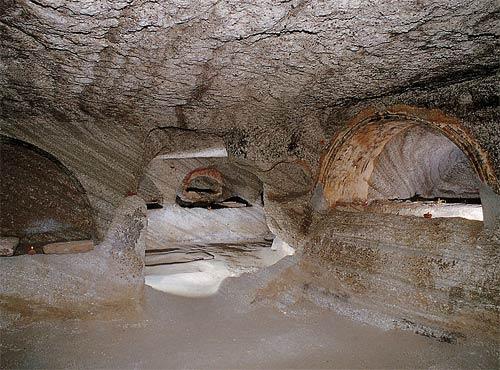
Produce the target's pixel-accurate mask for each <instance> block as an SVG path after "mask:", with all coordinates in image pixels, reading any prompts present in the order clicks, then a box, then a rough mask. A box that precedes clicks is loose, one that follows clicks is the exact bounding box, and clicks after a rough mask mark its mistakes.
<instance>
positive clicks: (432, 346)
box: [1, 278, 499, 369]
mask: <svg viewBox="0 0 500 370" xmlns="http://www.w3.org/2000/svg"><path fill="white" fill-rule="evenodd" d="M239 279H240V278H234V279H228V280H227V281H226V282H225V283H224V287H223V288H222V289H221V291H219V293H217V294H215V295H213V296H211V297H207V298H196V299H195V298H186V297H179V296H174V295H169V294H165V293H162V292H159V291H155V290H153V289H151V288H149V287H147V288H146V292H145V298H144V302H142V303H141V304H140V305H139V306H138V307H128V309H123V308H121V309H116V310H113V311H112V312H109V311H108V312H100V311H96V312H92V313H89V314H88V315H84V316H82V317H80V318H74V317H73V318H70V317H71V315H69V314H68V315H67V317H66V315H64V314H63V313H59V314H57V315H54V314H47V315H45V314H37V313H36V310H35V311H30V312H28V311H23V312H20V313H18V314H16V315H14V316H15V318H16V320H15V322H14V323H12V324H11V325H8V326H7V327H4V328H2V332H1V351H2V353H1V367H2V368H20V367H21V368H51V369H53V368H86V369H97V368H113V369H125V368H127V369H128V368H131V369H145V368H154V369H180V368H200V369H201V368H203V369H204V368H217V369H226V368H232V369H234V368H273V369H278V368H350V369H353V368H371V369H373V368H433V369H436V368H439V369H441V368H447V369H448V368H488V369H493V368H498V366H499V362H498V357H496V356H498V354H496V355H495V353H494V348H488V347H487V346H484V345H477V344H476V345H474V344H470V343H456V344H449V343H442V342H438V341H436V340H435V339H430V338H426V337H423V336H419V335H416V334H413V333H410V332H404V331H398V330H390V331H384V330H382V329H379V328H375V327H372V326H369V325H364V324H361V323H358V322H355V321H350V320H349V319H347V318H344V317H340V316H338V315H336V314H335V313H333V312H331V311H325V310H321V309H318V308H317V307H310V306H304V307H302V308H300V309H299V310H298V311H294V312H288V313H286V314H284V313H281V312H278V311H276V310H274V309H272V308H269V307H267V308H266V307H260V308H254V309H250V308H249V307H248V306H247V305H243V304H242V303H241V302H242V300H241V299H240V298H241V297H240V298H238V297H235V296H234V294H229V293H228V292H234V291H235V290H234V288H236V290H241V291H242V292H243V294H245V293H244V291H245V287H243V286H241V287H240V286H238V284H240V283H239V282H238V280H239ZM226 286H230V287H231V286H232V287H231V288H232V289H229V290H226V289H224V288H225V287H226ZM240 288H241V289H240ZM14 311H15V309H14ZM14 311H12V308H11V310H10V314H14ZM4 313H5V312H4ZM4 322H5V320H4Z"/></svg>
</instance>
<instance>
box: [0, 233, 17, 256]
mask: <svg viewBox="0 0 500 370" xmlns="http://www.w3.org/2000/svg"><path fill="white" fill-rule="evenodd" d="M18 244H19V238H16V237H13V236H6V237H0V256H2V257H6V256H7V257H8V256H12V255H13V254H14V251H15V249H16V247H17V245H18Z"/></svg>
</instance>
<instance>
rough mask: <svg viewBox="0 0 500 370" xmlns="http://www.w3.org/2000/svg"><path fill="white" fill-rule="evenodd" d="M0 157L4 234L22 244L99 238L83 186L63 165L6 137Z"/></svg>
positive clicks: (0, 221) (0, 144)
mask: <svg viewBox="0 0 500 370" xmlns="http://www.w3.org/2000/svg"><path fill="white" fill-rule="evenodd" d="M0 158H1V163H0V178H1V179H2V180H1V181H0V210H1V217H0V234H1V235H3V236H16V237H18V238H20V244H21V245H25V244H39V243H48V242H54V241H62V240H78V239H92V238H93V237H96V230H95V227H94V220H93V213H92V209H91V208H90V205H89V202H88V199H87V196H86V194H85V192H84V189H83V188H82V186H81V185H80V184H79V183H78V182H77V180H76V179H75V178H73V177H72V175H71V173H69V172H68V170H67V169H65V168H64V167H63V166H62V165H61V164H59V163H57V162H56V161H55V160H54V159H53V158H50V157H49V156H47V154H44V153H43V152H42V151H39V150H38V151H37V150H36V148H30V147H29V146H27V145H26V144H23V143H20V142H15V141H12V140H7V139H4V138H2V141H1V142H0Z"/></svg>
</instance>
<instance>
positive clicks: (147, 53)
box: [0, 0, 500, 315]
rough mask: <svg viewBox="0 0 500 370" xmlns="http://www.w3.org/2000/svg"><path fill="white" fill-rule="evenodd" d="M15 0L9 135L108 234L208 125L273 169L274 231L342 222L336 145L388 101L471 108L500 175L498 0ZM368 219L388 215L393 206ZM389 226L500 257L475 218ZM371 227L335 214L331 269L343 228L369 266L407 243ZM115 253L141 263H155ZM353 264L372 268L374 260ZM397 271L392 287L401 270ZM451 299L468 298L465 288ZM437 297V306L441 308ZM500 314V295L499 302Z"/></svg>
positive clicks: (1, 109) (4, 14) (7, 48)
mask: <svg viewBox="0 0 500 370" xmlns="http://www.w3.org/2000/svg"><path fill="white" fill-rule="evenodd" d="M0 9H1V12H0V32H1V33H2V37H1V38H0V57H1V58H2V59H1V62H2V63H1V64H0V68H1V73H0V85H1V86H2V90H1V93H2V99H1V102H0V128H1V130H2V134H4V135H6V136H9V137H12V138H17V139H20V140H23V141H26V142H28V143H31V144H33V145H35V146H37V147H39V148H41V149H42V150H45V151H47V152H48V153H50V154H52V155H54V156H55V157H56V158H57V159H58V160H60V161H61V162H62V163H63V164H64V166H66V167H67V168H68V169H69V170H70V171H71V172H72V173H73V174H74V175H75V177H76V178H77V179H78V180H79V182H80V183H81V184H82V186H83V187H84V189H85V191H86V193H87V195H88V197H89V201H90V204H91V206H92V208H93V210H94V212H95V214H96V225H97V230H98V234H99V238H100V239H104V238H105V235H106V231H107V230H108V229H109V227H110V225H112V220H113V219H114V218H116V217H117V216H119V214H117V213H116V212H117V209H118V208H117V207H118V206H119V204H120V202H121V201H122V200H123V198H124V196H125V194H127V193H128V192H136V191H137V189H138V185H139V181H140V179H141V177H142V175H143V173H144V172H145V171H146V168H147V165H148V163H149V162H150V161H151V159H152V158H154V157H155V156H156V155H158V154H159V152H161V151H165V152H169V150H170V148H171V147H175V148H174V149H172V150H174V151H175V150H178V149H179V148H180V149H182V148H183V146H184V144H185V143H187V144H189V146H196V140H197V138H199V137H200V135H201V136H203V137H205V138H206V139H207V141H208V142H209V143H210V142H212V141H213V142H215V141H220V140H223V141H224V143H225V145H226V148H227V151H228V153H229V156H230V160H232V161H235V162H237V163H238V165H239V166H243V167H244V168H246V169H247V170H248V171H251V172H252V173H254V174H256V175H257V176H258V177H259V178H260V179H261V181H262V182H263V183H264V188H265V193H266V200H267V201H266V202H265V203H266V212H267V215H266V217H267V218H268V223H269V224H270V227H271V229H272V231H273V233H275V234H277V235H278V236H279V237H280V238H281V239H283V240H285V241H287V242H289V244H290V245H292V246H294V247H303V246H304V241H305V240H307V238H308V237H309V236H310V235H314V230H313V229H314V227H315V225H316V222H317V221H318V220H321V219H328V217H327V216H326V215H322V214H319V213H317V212H314V211H313V207H312V206H311V205H310V204H309V203H308V201H309V198H310V195H311V192H312V190H313V188H314V183H315V180H316V178H317V174H318V170H319V164H320V160H321V156H322V155H324V153H325V152H326V150H327V148H328V145H329V143H330V141H331V140H332V138H333V137H334V136H335V135H336V134H337V133H338V132H340V131H341V130H342V129H343V128H345V126H346V125H347V124H348V122H349V121H350V120H351V119H352V118H353V117H355V116H356V115H357V114H359V113H360V112H363V111H365V110H366V109H369V108H373V109H374V110H375V111H381V112H383V111H384V109H385V108H386V107H388V106H393V105H395V104H406V105H409V106H415V107H422V108H428V109H434V108H436V109H439V110H441V111H443V112H444V113H446V114H448V115H449V116H452V117H455V118H457V119H458V120H459V121H460V123H461V124H462V125H463V126H464V127H465V128H466V129H467V130H468V132H469V133H470V135H471V136H472V137H473V138H475V140H476V141H477V142H478V143H479V144H480V146H481V147H482V148H483V149H484V150H485V151H486V152H487V153H488V155H489V159H488V160H489V161H490V162H491V164H492V167H493V168H494V171H495V173H496V177H497V178H500V135H499V132H500V110H499V109H498V104H499V92H498V84H499V76H498V66H499V64H498V60H499V58H498V42H497V39H498V32H497V31H496V30H498V29H499V28H498V16H497V14H498V4H497V2H496V1H494V0H487V1H479V2H473V3H471V2H469V1H465V0H454V1H445V2H442V1H435V0H425V1H419V2H416V3H415V2H414V1H366V2H365V1H359V2H355V1H353V2H351V1H348V2H321V3H320V2H316V1H310V2H301V1H295V0H294V1H283V2H280V3H279V4H276V3H274V2H271V1H265V0H262V1H261V0H259V1H256V2H252V3H234V2H228V1H209V0H206V1H199V2H196V4H193V3H190V4H189V6H182V5H179V3H177V2H154V3H152V2H150V1H147V0H139V1H134V2H128V1H108V0H99V1H93V2H91V3H89V2H84V1H81V2H79V1H74V2H71V3H68V2H60V3H53V2H48V1H44V0H43V1H42V0H41V1H36V2H35V1H29V0H22V1H15V0H10V1H9V0H8V1H4V2H3V3H2V4H1V5H0ZM204 147H206V148H209V147H211V146H210V145H209V144H204ZM490 190H491V189H487V190H485V191H484V192H485V193H487V194H488V197H489V198H488V199H493V200H492V201H491V202H490V203H491V204H494V205H496V204H497V203H498V202H495V199H497V198H498V197H497V195H498V194H495V192H494V191H496V192H497V193H498V189H493V190H494V191H493V190H491V191H490ZM126 199H127V198H126ZM298 199H300V200H301V201H300V202H299V200H298ZM302 200H304V202H303V204H302ZM136 211H137V215H136V216H137V217H136V218H140V217H139V216H140V213H141V211H140V209H139V208H137V209H136ZM134 212H135V211H134ZM134 212H132V213H130V214H128V215H129V216H131V215H134ZM497 213H498V211H497ZM365 216H366V217H367V218H368V219H370V220H372V221H373V222H374V223H375V224H378V221H379V220H380V217H382V216H380V215H369V214H367V215H365ZM384 217H388V216H384ZM133 219H134V218H133ZM387 220H388V221H390V222H395V223H396V224H398V223H399V224H400V223H403V224H404V225H403V226H404V228H405V229H406V228H410V229H411V228H413V229H412V230H413V232H414V234H412V236H413V237H414V239H415V240H417V241H418V240H420V239H425V238H427V237H428V235H427V234H430V235H431V236H432V239H429V240H428V242H429V243H431V244H435V245H440V243H441V238H444V237H445V235H444V234H443V233H444V232H445V231H446V232H451V233H452V234H455V233H456V234H457V238H459V239H460V240H458V242H457V243H456V246H457V247H458V246H462V249H464V250H469V249H470V248H471V246H475V245H479V246H482V245H483V244H484V243H486V244H488V243H490V244H493V245H494V246H495V248H486V249H485V250H488V251H489V252H490V253H491V256H490V257H491V258H492V260H496V258H497V256H498V239H495V236H494V235H492V234H487V233H482V232H480V234H481V235H480V237H479V238H481V240H480V241H477V240H476V236H475V231H477V230H476V227H475V226H471V227H469V226H465V227H464V230H465V231H467V230H468V231H470V233H465V234H464V233H463V232H462V231H457V232H455V230H459V229H460V227H461V225H462V223H461V222H462V221H454V220H451V221H450V220H448V221H446V225H449V226H447V228H444V229H442V228H440V227H439V225H442V224H435V223H434V220H433V221H432V222H430V223H429V224H425V225H424V227H423V229H422V230H425V232H424V231H422V232H421V231H419V229H418V227H417V226H419V225H420V224H419V223H420V222H421V221H422V220H418V221H415V222H416V224H414V223H412V222H410V221H408V220H407V219H404V220H403V219H387ZM492 220H494V218H492ZM122 221H123V220H122ZM318 222H319V221H318ZM443 222H445V221H443ZM466 225H469V224H466ZM365 226H366V227H365V228H364V229H363V230H359V229H358V228H356V227H354V226H353V227H350V226H349V225H347V226H346V225H345V222H344V221H342V218H333V221H332V223H331V224H330V229H331V230H332V232H334V230H336V229H338V228H340V227H342V228H343V230H345V235H343V236H342V235H338V234H335V233H333V234H332V235H331V239H328V240H318V241H317V243H318V245H319V248H320V250H323V251H324V252H320V253H315V254H313V255H311V258H313V259H315V260H316V262H317V263H318V264H321V263H323V262H325V263H330V262H331V261H330V260H329V257H328V256H329V255H330V254H335V253H336V250H337V249H338V248H339V243H340V240H341V237H345V238H350V240H351V242H350V244H349V245H348V246H347V247H346V248H344V249H342V251H343V252H344V253H345V256H346V257H345V258H348V257H349V256H351V258H352V259H358V258H359V260H360V262H359V263H360V264H363V263H364V262H366V259H370V258H371V257H370V256H371V255H372V254H378V253H382V252H377V251H379V250H380V251H384V250H385V249H387V248H391V246H392V247H393V246H394V244H395V243H394V241H392V240H389V239H381V240H378V241H377V242H376V243H375V242H374V241H373V240H372V238H373V235H371V234H375V235H377V233H378V231H377V230H374V229H373V228H372V227H371V226H370V225H365ZM317 227H319V226H317ZM138 228H139V223H132V225H129V224H127V225H126V226H117V229H118V231H120V232H121V234H119V235H120V236H119V237H116V238H114V239H115V240H116V243H115V247H118V245H119V244H124V245H126V244H127V240H128V239H127V237H126V235H127V233H129V232H130V230H137V229H138ZM443 230H444V231H443ZM115 231H116V230H115ZM358 236H359V238H360V239H359V240H360V241H361V242H360V243H366V244H368V247H369V249H370V251H369V252H367V253H368V256H364V255H361V256H360V255H359V254H358V253H357V249H356V248H357V247H356V245H355V243H354V242H353V241H352V240H357V239H356V237H358ZM426 240H427V239H426ZM412 243H413V242H412ZM477 243H479V244H477ZM481 243H483V244H481ZM410 244H411V243H410ZM490 244H488V245H490ZM447 245H448V247H449V248H451V249H450V250H452V251H453V253H455V252H456V253H459V252H458V251H457V250H454V249H452V247H451V243H450V244H447ZM368 247H367V248H368ZM410 247H411V248H406V249H404V248H403V249H404V250H405V251H407V252H408V254H409V255H410V256H411V255H412V254H413V257H411V258H413V259H414V260H416V262H415V264H413V265H412V266H413V267H412V268H414V269H416V270H418V271H420V269H421V268H422V269H424V270H426V271H428V274H429V275H430V276H431V277H432V276H437V275H436V274H438V272H437V271H436V270H435V269H434V268H430V267H429V266H427V264H432V263H433V262H432V261H431V262H422V261H419V260H418V258H417V256H421V258H424V256H425V255H428V257H429V258H431V259H432V258H434V257H433V256H434V255H433V254H432V253H438V252H432V253H431V251H429V250H428V249H419V248H416V247H415V246H413V245H410ZM118 251H119V249H118ZM113 255H114V256H115V258H116V261H121V262H123V263H124V264H126V263H128V262H130V263H136V262H137V260H136V259H134V258H130V259H127V260H126V261H125V260H123V259H121V258H122V255H121V254H120V253H118V252H117V253H116V254H113ZM386 256H387V260H386V261H385V263H387V264H388V265H391V264H393V265H396V266H397V265H398V263H399V262H398V261H399V260H398V259H397V258H396V255H394V256H392V255H391V254H386ZM96 258H98V257H96ZM391 258H394V259H391ZM408 258H410V257H408ZM464 258H465V257H464ZM467 258H468V256H467ZM471 258H473V259H472V260H475V261H479V262H481V261H483V259H481V258H482V257H474V256H473V257H471ZM474 258H476V259H474ZM113 260H114V259H113ZM127 261H128V262H127ZM0 262H1V263H7V262H5V261H4V260H2V261H0ZM339 263H340V262H339ZM47 264H48V266H50V262H49V261H48V260H47ZM137 264H138V263H137ZM342 264H343V267H344V268H349V269H352V270H353V271H354V273H361V272H363V266H360V265H356V264H355V265H352V266H351V265H349V262H348V261H347V262H346V260H344V262H342ZM138 265H140V264H138ZM420 266H421V267H420ZM464 266H465V265H464ZM467 266H469V265H467ZM478 266H479V265H478ZM491 266H492V265H485V268H484V269H483V270H482V272H481V274H483V275H484V276H485V282H484V284H483V283H481V282H480V281H479V280H478V279H479V278H478V279H476V280H472V281H471V284H472V286H470V287H468V288H467V289H469V292H472V293H470V294H468V296H469V297H471V298H470V299H469V298H467V299H469V300H468V301H467V302H468V304H470V305H471V307H472V306H474V305H478V307H482V306H481V304H482V303H481V302H482V300H481V298H480V297H479V298H477V297H476V298H473V296H474V294H476V293H477V295H479V296H480V291H481V289H487V290H488V291H492V282H494V281H495V279H491V278H490V277H489V276H490V275H493V276H496V275H495V274H496V270H492V267H491ZM400 267H401V266H400ZM470 268H471V269H473V272H474V273H479V272H480V269H479V268H478V267H477V266H472V267H470ZM357 270H359V271H358V272H356V271H357ZM12 271H14V270H12ZM52 271H56V270H55V269H53V270H52ZM134 271H136V273H138V271H140V266H138V267H137V266H136V269H135V270H134ZM454 273H456V274H458V273H457V272H454ZM473 275H474V274H473ZM13 276H14V273H13ZM381 276H382V277H381V278H380V279H382V280H380V281H381V282H383V281H389V280H387V277H386V276H383V275H381ZM456 276H459V275H456ZM50 279H52V278H50ZM50 279H48V280H47V282H51V281H52V280H50ZM54 279H60V277H54ZM384 279H385V280H384ZM398 279H399V280H404V279H407V280H408V279H409V280H411V281H410V282H407V284H406V285H404V284H403V285H398V287H399V288H398V289H399V290H396V291H397V292H398V293H399V294H401V295H404V294H405V293H406V292H408V291H409V290H408V289H410V288H409V287H413V288H414V287H416V288H415V289H417V290H416V291H417V292H420V291H421V292H423V293H422V294H424V293H426V292H428V291H427V290H426V289H428V290H429V291H433V290H436V289H438V288H439V287H438V286H437V285H434V286H432V285H429V286H423V287H419V286H417V285H415V284H416V283H417V282H418V279H417V277H416V276H414V275H411V273H410V271H409V270H405V273H404V274H403V275H399V276H398ZM486 280H487V281H486ZM75 281H76V279H75ZM21 283H22V281H21ZM97 283H98V282H97V281H96V284H97ZM388 285H389V286H390V284H388ZM394 286H395V285H394ZM457 286H458V285H457ZM16 288H19V289H21V288H22V285H21V286H16ZM413 288H411V289H413ZM33 289H34V288H33ZM89 289H90V288H89ZM14 290H15V289H13V290H12V291H14ZM20 291H22V289H21V290H20ZM378 293H379V294H380V295H381V296H383V295H384V294H386V293H387V292H386V291H378ZM387 294H389V293H387ZM439 294H441V295H444V296H446V295H448V296H449V297H451V298H450V299H453V297H454V295H455V293H454V291H453V286H452V285H451V284H449V285H448V286H447V287H446V288H445V289H444V291H440V293H439ZM455 296H456V295H455ZM409 304H410V303H409V302H405V303H404V304H401V305H400V306H398V307H399V309H400V311H399V314H401V315H405V312H406V311H405V310H407V309H408V305H409ZM437 307H438V304H436V305H434V306H433V303H432V300H430V301H429V310H430V311H432V312H434V311H435V310H438V308H437ZM497 307H498V304H497V303H494V304H493V310H495V309H497Z"/></svg>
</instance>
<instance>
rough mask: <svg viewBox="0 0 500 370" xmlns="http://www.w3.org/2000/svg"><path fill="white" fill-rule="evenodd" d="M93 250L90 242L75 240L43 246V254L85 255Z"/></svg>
mask: <svg viewBox="0 0 500 370" xmlns="http://www.w3.org/2000/svg"><path fill="white" fill-rule="evenodd" d="M93 249H94V242H93V241H92V240H76V241H70V242H60V243H50V244H47V245H44V246H43V253H45V254H70V253H85V252H90V251H91V250H93Z"/></svg>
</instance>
